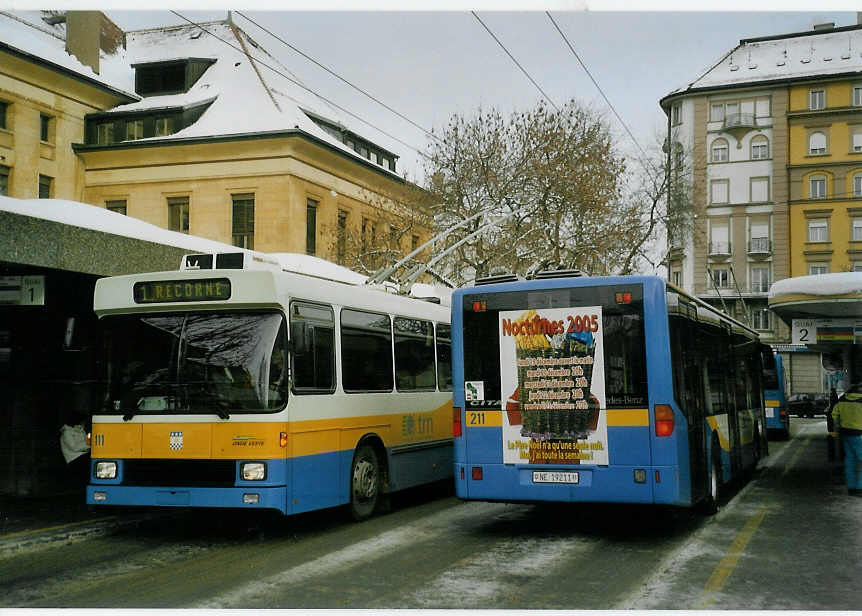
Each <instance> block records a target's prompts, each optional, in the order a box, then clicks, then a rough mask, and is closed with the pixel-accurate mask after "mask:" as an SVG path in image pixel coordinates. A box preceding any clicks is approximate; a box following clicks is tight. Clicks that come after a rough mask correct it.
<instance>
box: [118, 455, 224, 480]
mask: <svg viewBox="0 0 862 616" xmlns="http://www.w3.org/2000/svg"><path fill="white" fill-rule="evenodd" d="M235 482H236V462H235V461H234V460H125V461H124V462H123V485H132V486H178V487H230V486H233V485H234V483H235Z"/></svg>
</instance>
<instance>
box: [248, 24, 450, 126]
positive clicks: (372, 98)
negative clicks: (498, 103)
mask: <svg viewBox="0 0 862 616" xmlns="http://www.w3.org/2000/svg"><path fill="white" fill-rule="evenodd" d="M236 14H237V15H239V16H241V17H243V18H244V19H246V20H248V21H249V22H251V23H252V24H254V25H255V26H257V27H258V28H260V29H261V30H263V31H264V32H266V33H267V34H269V35H270V36H271V37H273V38H274V39H276V40H277V41H279V42H280V43H282V44H284V45H285V46H287V47H288V48H290V49H292V50H293V51H295V52H296V53H298V54H299V55H301V56H302V57H303V58H305V59H306V60H308V61H309V62H312V63H313V64H315V65H316V66H319V67H320V68H322V69H323V70H325V71H326V72H327V73H329V74H330V75H332V76H333V77H335V78H336V79H339V80H340V81H342V82H344V83H346V84H347V85H349V86H350V87H351V88H353V89H354V90H356V91H357V92H359V93H360V94H362V95H363V96H366V97H368V98H370V99H371V100H373V101H374V102H375V103H377V104H378V105H380V106H381V107H383V108H384V109H386V110H387V111H391V112H392V113H394V114H395V115H397V116H398V117H399V118H401V119H402V120H404V121H405V122H407V123H408V124H410V125H411V126H414V127H416V128H418V129H419V130H421V131H422V132H423V133H425V134H426V135H428V136H429V137H431V138H433V139H436V140H437V141H440V138H439V137H438V136H437V135H435V134H434V133H433V132H431V131H430V130H428V129H426V128H425V127H424V126H421V125H419V124H417V123H416V122H414V121H413V120H411V119H410V118H408V117H407V116H405V115H404V114H403V113H401V112H400V111H398V110H396V109H393V108H392V107H390V106H389V105H387V104H386V103H384V102H383V101H381V100H380V99H378V98H376V97H375V96H373V95H372V94H369V93H368V92H366V91H365V90H363V89H362V88H360V87H359V86H357V85H354V84H353V83H351V82H350V81H348V80H347V79H345V78H344V77H342V76H341V75H339V74H338V73H336V72H335V71H333V70H332V69H330V68H329V67H327V66H325V65H323V64H321V63H320V62H318V61H317V60H315V59H314V58H312V57H311V56H309V55H308V54H306V53H305V52H303V51H302V50H300V49H297V48H296V47H294V46H293V45H291V44H290V43H288V42H287V41H285V40H284V39H283V38H281V37H280V36H278V35H277V34H275V33H274V32H272V31H271V30H269V29H267V28H265V27H264V26H262V25H260V24H259V23H257V22H256V21H255V20H253V19H252V18H251V17H249V16H248V15H246V14H245V13H243V12H242V11H236Z"/></svg>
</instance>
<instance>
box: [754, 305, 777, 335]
mask: <svg viewBox="0 0 862 616" xmlns="http://www.w3.org/2000/svg"><path fill="white" fill-rule="evenodd" d="M751 325H752V327H754V329H757V330H760V331H764V330H767V331H768V330H771V329H772V311H771V310H769V309H768V308H761V309H758V310H753V311H752V312H751Z"/></svg>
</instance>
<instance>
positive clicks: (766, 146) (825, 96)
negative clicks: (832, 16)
mask: <svg viewBox="0 0 862 616" xmlns="http://www.w3.org/2000/svg"><path fill="white" fill-rule="evenodd" d="M854 97H858V98H854ZM660 104H661V106H662V109H663V110H664V111H665V113H666V114H667V118H668V137H667V142H668V146H669V149H668V155H669V157H670V162H671V168H672V173H674V174H675V178H676V179H677V181H678V183H679V184H680V185H682V186H683V187H684V190H685V191H687V195H688V200H687V202H688V208H689V209H688V211H687V212H686V213H685V216H686V217H687V218H686V220H687V221H688V224H687V225H682V226H681V227H680V228H678V229H675V230H674V233H669V244H670V246H669V248H670V250H669V259H668V276H669V279H670V281H671V282H673V283H675V284H677V285H678V286H680V287H682V288H684V289H685V290H686V291H688V292H690V293H693V294H695V295H696V296H698V297H700V298H701V299H704V300H706V301H707V302H709V303H710V304H713V305H715V306H717V307H719V308H721V309H723V310H724V311H725V312H728V313H729V314H731V315H733V316H735V317H736V318H739V319H740V320H743V321H745V322H748V323H749V324H750V325H751V326H752V327H753V328H754V329H756V330H758V331H759V332H760V334H761V338H762V339H763V340H764V341H765V342H767V343H771V344H773V345H776V346H778V347H780V348H782V349H785V350H787V351H801V352H792V353H788V355H789V356H788V358H787V361H786V365H788V366H789V367H790V372H791V373H792V388H793V389H794V390H795V391H820V390H821V389H822V387H823V384H822V368H821V362H820V356H819V353H809V352H805V351H804V349H795V348H793V347H791V346H790V345H789V343H790V329H789V327H788V326H787V324H785V323H784V322H783V321H781V320H780V319H778V318H776V316H775V315H774V314H773V313H772V312H771V311H770V310H769V309H768V303H767V298H768V293H769V288H770V286H771V285H772V283H774V282H775V281H777V280H781V279H783V278H788V277H792V276H801V275H807V274H818V273H828V272H839V271H849V270H851V269H853V268H855V267H856V266H857V263H858V265H859V266H860V269H862V251H860V249H862V200H859V201H858V202H855V201H854V199H855V198H859V199H862V26H860V25H853V26H847V27H837V28H836V27H835V26H834V24H823V25H819V26H815V28H814V29H813V30H811V31H807V32H798V33H791V34H783V35H776V36H766V37H760V38H752V39H743V40H741V41H740V42H739V45H738V46H736V47H735V48H733V49H732V50H730V51H729V52H728V53H727V54H725V55H724V56H723V57H722V58H721V59H720V60H719V61H718V62H716V63H715V64H714V65H713V66H712V67H711V68H710V69H709V70H707V71H706V72H705V73H703V74H702V75H699V76H697V77H696V78H695V79H694V80H693V81H692V82H691V83H689V84H688V85H686V86H685V87H684V88H680V89H677V90H674V91H673V92H671V93H670V94H668V95H667V96H665V97H664V98H662V100H661V101H660ZM857 128H858V131H859V132H858V136H857V132H856V131H857ZM856 146H858V148H859V149H858V152H859V153H858V154H856V153H855V152H856V150H855V148H856ZM854 161H858V162H854ZM857 228H858V232H857V231H855V229H857ZM854 233H855V234H858V240H859V243H858V244H857V243H855V242H856V240H855V239H854V238H856V237H857V235H854Z"/></svg>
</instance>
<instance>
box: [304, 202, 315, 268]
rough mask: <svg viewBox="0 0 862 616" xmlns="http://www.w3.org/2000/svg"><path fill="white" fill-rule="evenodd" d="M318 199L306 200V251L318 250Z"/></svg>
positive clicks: (310, 253)
mask: <svg viewBox="0 0 862 616" xmlns="http://www.w3.org/2000/svg"><path fill="white" fill-rule="evenodd" d="M317 205H318V203H317V201H315V200H314V199H308V198H307V199H306V200H305V253H306V254H309V255H313V254H314V253H315V252H317Z"/></svg>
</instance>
